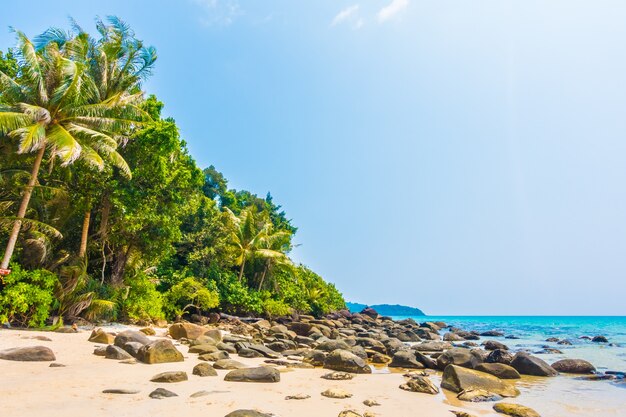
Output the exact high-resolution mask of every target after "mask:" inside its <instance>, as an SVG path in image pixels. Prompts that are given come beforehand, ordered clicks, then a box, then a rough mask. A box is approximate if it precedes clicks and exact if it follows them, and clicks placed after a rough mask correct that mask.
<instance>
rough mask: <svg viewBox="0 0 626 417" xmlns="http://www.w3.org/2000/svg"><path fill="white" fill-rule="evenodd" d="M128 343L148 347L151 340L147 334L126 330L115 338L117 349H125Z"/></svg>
mask: <svg viewBox="0 0 626 417" xmlns="http://www.w3.org/2000/svg"><path fill="white" fill-rule="evenodd" d="M128 342H137V343H141V344H142V345H147V344H148V343H150V339H148V337H147V336H146V335H145V334H143V333H141V332H138V331H135V330H125V331H123V332H121V333H118V335H117V336H115V339H114V343H115V346H117V347H120V348H123V347H124V345H125V344H126V343H128Z"/></svg>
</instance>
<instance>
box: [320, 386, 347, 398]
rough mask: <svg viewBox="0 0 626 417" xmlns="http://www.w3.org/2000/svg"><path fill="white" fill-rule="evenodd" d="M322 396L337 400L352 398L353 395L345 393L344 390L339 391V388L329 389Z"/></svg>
mask: <svg viewBox="0 0 626 417" xmlns="http://www.w3.org/2000/svg"><path fill="white" fill-rule="evenodd" d="M322 395H323V396H324V397H328V398H337V399H343V398H350V397H352V394H350V393H349V392H347V391H344V390H342V389H338V388H329V389H327V390H326V391H324V392H322Z"/></svg>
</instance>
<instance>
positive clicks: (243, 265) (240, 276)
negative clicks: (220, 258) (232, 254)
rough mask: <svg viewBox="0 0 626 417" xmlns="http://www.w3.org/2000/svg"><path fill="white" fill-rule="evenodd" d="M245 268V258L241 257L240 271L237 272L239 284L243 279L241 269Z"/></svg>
mask: <svg viewBox="0 0 626 417" xmlns="http://www.w3.org/2000/svg"><path fill="white" fill-rule="evenodd" d="M245 266H246V257H245V256H244V257H243V261H241V269H240V270H239V282H241V279H242V278H243V269H244V268H245Z"/></svg>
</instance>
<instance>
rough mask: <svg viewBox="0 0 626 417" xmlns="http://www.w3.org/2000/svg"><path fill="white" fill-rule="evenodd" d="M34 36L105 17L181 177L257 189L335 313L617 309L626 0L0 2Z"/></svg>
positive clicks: (1, 19) (2, 22)
mask: <svg viewBox="0 0 626 417" xmlns="http://www.w3.org/2000/svg"><path fill="white" fill-rule="evenodd" d="M0 10H2V13H1V14H0V48H1V49H3V50H4V49H6V48H8V47H10V46H13V45H14V43H15V37H14V34H12V33H11V32H10V30H9V26H13V27H15V28H16V29H20V30H22V31H24V32H26V34H27V35H29V36H35V35H37V34H39V33H41V32H42V31H43V30H45V29H46V28H48V27H50V26H57V27H65V28H69V24H68V16H72V17H73V18H74V19H75V20H77V21H78V22H79V23H80V24H81V25H82V26H83V27H84V28H85V29H88V30H90V31H92V30H94V29H95V28H94V18H95V17H96V16H101V17H105V16H107V15H117V16H119V17H120V18H122V19H123V20H125V21H126V22H127V23H129V24H130V25H131V26H132V28H133V29H134V31H135V32H136V34H137V36H138V38H140V39H143V40H144V42H145V43H146V44H149V45H153V46H155V47H156V48H157V51H158V56H159V58H158V61H157V66H156V69H155V72H154V75H153V77H152V78H151V79H150V80H148V81H147V82H146V84H145V89H146V91H147V92H149V93H153V94H156V95H157V96H158V98H159V99H160V100H162V101H164V102H165V106H166V107H165V109H164V112H165V114H166V115H167V116H171V117H173V118H175V119H176V121H177V123H178V125H179V126H180V129H181V134H182V136H183V138H184V139H185V140H186V141H187V142H188V144H189V148H190V150H191V153H192V154H193V155H194V157H195V158H196V160H197V161H198V164H199V165H200V166H201V167H206V166H209V165H211V164H212V165H215V167H216V168H217V169H218V170H220V171H221V172H223V173H224V175H225V176H226V178H228V179H229V181H230V182H229V185H230V186H231V187H234V188H238V189H240V188H244V189H248V190H250V191H252V192H255V193H258V194H259V195H265V194H266V193H267V192H268V191H271V193H272V195H273V196H274V200H275V201H276V202H278V203H279V204H282V206H283V207H284V209H285V210H286V212H287V214H288V216H289V217H290V218H292V220H293V223H294V224H295V225H296V226H298V228H299V230H298V233H297V235H296V238H295V240H296V242H297V243H299V244H301V246H299V247H298V248H296V249H295V250H294V253H293V257H294V258H295V259H296V260H298V261H299V262H303V263H305V264H306V265H308V266H310V267H311V268H312V269H314V270H315V271H316V272H318V273H320V274H321V275H322V276H323V277H325V278H326V279H328V280H330V281H332V282H334V283H335V284H336V285H337V287H338V288H339V290H340V291H342V293H343V294H344V296H345V298H346V299H347V300H349V301H354V302H362V303H366V304H379V303H391V304H396V303H399V304H405V305H411V306H416V307H419V308H421V309H422V310H424V311H425V312H426V313H427V314H433V315H442V314H446V315H625V314H626V303H624V296H625V295H626V54H625V51H626V25H624V21H626V3H624V2H623V1H621V0H620V1H611V0H599V1H577V0H551V1H548V2H546V1H545V0H524V1H510V0H473V1H471V2H468V1H466V0H458V1H452V0H436V1H435V0H375V1H374V0H371V1H360V0H350V1H343V0H332V1H331V0H314V1H313V0H310V1H297V2H295V1H292V0H282V1H277V0H267V1H263V2H259V1H244V0H180V1H165V0H161V1H155V0H150V1H140V0H133V1H128V0H124V1H118V0H111V1H97V2H96V1H76V0H74V1H70V0H56V1H54V2H50V1H43V0H41V1H36V0H32V1H28V2H22V1H16V0H0Z"/></svg>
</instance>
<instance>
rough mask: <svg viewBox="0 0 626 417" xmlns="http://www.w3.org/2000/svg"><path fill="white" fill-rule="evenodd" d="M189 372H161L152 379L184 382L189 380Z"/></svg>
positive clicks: (153, 380)
mask: <svg viewBox="0 0 626 417" xmlns="http://www.w3.org/2000/svg"><path fill="white" fill-rule="evenodd" d="M188 379H189V378H187V372H184V371H171V372H161V373H160V374H156V375H155V376H153V377H152V379H150V381H152V382H165V383H172V382H182V381H187V380H188Z"/></svg>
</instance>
